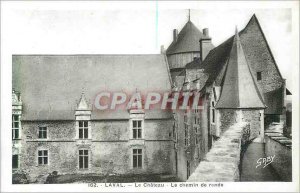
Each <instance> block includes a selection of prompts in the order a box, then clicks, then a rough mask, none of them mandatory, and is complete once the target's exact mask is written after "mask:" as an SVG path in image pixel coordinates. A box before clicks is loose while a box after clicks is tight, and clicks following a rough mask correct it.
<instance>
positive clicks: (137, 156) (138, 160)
mask: <svg viewBox="0 0 300 193" xmlns="http://www.w3.org/2000/svg"><path fill="white" fill-rule="evenodd" d="M132 160H133V168H142V166H143V164H142V163H143V155H142V149H133V150H132Z"/></svg>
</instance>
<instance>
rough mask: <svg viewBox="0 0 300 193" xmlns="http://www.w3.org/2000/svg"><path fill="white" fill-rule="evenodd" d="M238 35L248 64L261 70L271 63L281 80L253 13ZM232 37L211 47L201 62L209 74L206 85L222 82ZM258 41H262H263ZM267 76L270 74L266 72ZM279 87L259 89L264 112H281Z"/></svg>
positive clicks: (280, 78) (205, 71)
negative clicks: (264, 106) (265, 55)
mask: <svg viewBox="0 0 300 193" xmlns="http://www.w3.org/2000/svg"><path fill="white" fill-rule="evenodd" d="M239 36H240V40H241V45H242V46H243V50H244V53H245V54H246V59H247V61H248V64H249V66H253V65H256V66H258V67H259V68H261V70H264V68H269V67H267V66H266V63H272V65H274V67H275V69H276V70H275V71H273V72H272V73H277V76H278V77H279V81H280V80H282V76H281V74H280V71H279V69H278V67H277V64H276V61H275V59H274V57H273V55H272V52H271V50H270V48H269V45H268V42H267V40H266V38H265V36H264V33H263V31H262V29H261V27H260V24H259V22H258V19H257V17H256V16H255V14H254V15H253V16H252V17H251V19H250V20H249V22H248V24H247V25H246V27H245V28H244V29H243V30H241V31H240V32H239ZM233 39H234V36H232V37H230V38H228V39H227V40H226V41H225V42H223V43H222V44H220V45H219V46H217V47H215V48H214V49H212V50H211V51H210V52H209V54H208V55H207V57H206V58H205V60H204V61H203V62H202V66H203V68H204V73H207V74H208V75H209V78H208V80H207V82H206V83H205V85H206V86H209V85H211V84H212V83H213V82H215V84H216V85H217V86H219V85H221V84H222V83H223V81H224V74H225V73H223V71H224V69H226V65H227V62H228V58H229V54H230V51H231V47H232V44H233ZM260 41H263V43H262V42H260ZM264 45H265V46H264ZM262 53H264V54H267V55H269V56H270V60H267V59H266V58H264V57H262V56H261V55H262ZM266 60H267V61H266ZM265 70H268V69H265ZM268 76H272V75H271V74H268ZM280 89H281V88H275V89H273V90H272V91H263V90H262V89H260V93H262V94H261V96H262V97H263V100H264V103H265V105H266V106H267V109H266V110H265V114H281V110H280V109H282V105H281V104H282V100H283V98H282V97H283V96H282V95H280V94H278V93H277V92H279V90H280ZM272 92H275V93H277V94H276V97H273V98H272V97H271V95H272V94H270V93H272ZM274 96H275V95H274Z"/></svg>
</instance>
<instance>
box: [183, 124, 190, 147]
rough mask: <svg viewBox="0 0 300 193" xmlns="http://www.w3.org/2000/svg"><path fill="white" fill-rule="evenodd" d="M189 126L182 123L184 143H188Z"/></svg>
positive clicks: (186, 144)
mask: <svg viewBox="0 0 300 193" xmlns="http://www.w3.org/2000/svg"><path fill="white" fill-rule="evenodd" d="M189 143H190V142H189V127H188V125H186V124H184V145H185V146H188V145H189Z"/></svg>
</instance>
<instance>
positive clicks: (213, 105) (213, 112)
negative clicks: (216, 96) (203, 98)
mask: <svg viewBox="0 0 300 193" xmlns="http://www.w3.org/2000/svg"><path fill="white" fill-rule="evenodd" d="M211 114H212V123H214V122H215V102H212V109H211Z"/></svg>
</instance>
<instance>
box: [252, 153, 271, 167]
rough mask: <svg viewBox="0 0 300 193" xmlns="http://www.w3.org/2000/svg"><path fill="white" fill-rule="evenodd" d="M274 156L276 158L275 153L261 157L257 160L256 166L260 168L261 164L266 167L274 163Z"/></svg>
mask: <svg viewBox="0 0 300 193" xmlns="http://www.w3.org/2000/svg"><path fill="white" fill-rule="evenodd" d="M274 158H275V155H273V156H268V157H263V158H259V159H258V160H257V162H256V163H257V165H256V167H255V168H258V167H259V166H262V167H263V168H265V167H266V166H267V165H269V164H270V163H272V162H273V161H274Z"/></svg>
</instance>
